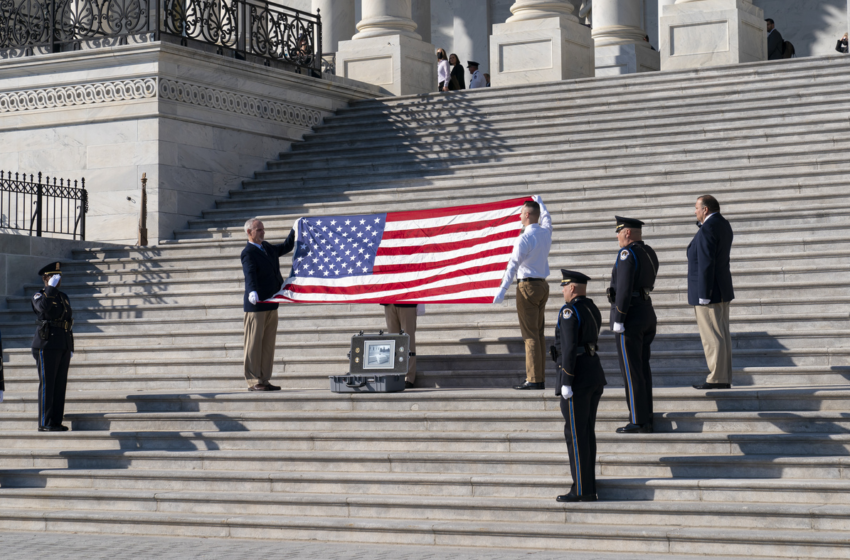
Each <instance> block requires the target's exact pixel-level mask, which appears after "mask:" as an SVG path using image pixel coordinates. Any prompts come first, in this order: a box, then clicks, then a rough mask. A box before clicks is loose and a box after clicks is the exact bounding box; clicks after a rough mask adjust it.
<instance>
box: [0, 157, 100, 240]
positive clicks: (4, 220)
mask: <svg viewBox="0 0 850 560" xmlns="http://www.w3.org/2000/svg"><path fill="white" fill-rule="evenodd" d="M88 211H89V197H88V193H87V192H86V180H85V179H82V180H81V181H80V184H79V185H78V184H77V181H74V185H73V186H71V180H70V179H68V180H67V182H66V180H65V179H57V178H56V177H54V178H53V183H52V184H51V182H50V177H45V179H44V181H43V182H42V178H41V173H39V174H38V177H36V176H34V175H30V178H29V181H27V176H26V174H24V175H20V174H18V173H15V175H14V177H12V173H11V172H9V173H8V174H6V173H4V172H3V171H0V230H3V229H11V230H23V231H28V232H29V234H30V235H36V236H38V237H41V236H42V235H43V234H45V233H51V234H55V235H70V236H72V237H73V239H82V240H83V241H85V239H86V212H88Z"/></svg>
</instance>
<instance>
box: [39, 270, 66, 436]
mask: <svg viewBox="0 0 850 560" xmlns="http://www.w3.org/2000/svg"><path fill="white" fill-rule="evenodd" d="M61 272H62V271H61V264H60V263H58V262H55V263H50V264H49V265H47V266H45V267H44V268H42V269H41V270H39V271H38V274H39V275H40V276H41V278H42V280H43V281H44V288H43V289H41V290H39V291H38V292H37V293H36V294H35V295H34V296H33V297H32V310H33V311H34V312H35V315H36V325H37V328H36V332H35V337H33V340H32V355H33V357H35V361H36V365H37V366H38V431H39V432H65V431H67V430H68V428H67V427H66V426H63V425H62V417H63V416H64V415H65V386H66V385H67V384H68V367H69V366H70V365H71V357H72V356H73V355H74V333H73V330H72V329H73V327H74V319H73V317H72V314H71V302H70V301H68V296H66V295H65V294H64V293H62V292H60V291H59V285H60V283H61V282H62V275H61Z"/></svg>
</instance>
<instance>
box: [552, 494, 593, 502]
mask: <svg viewBox="0 0 850 560" xmlns="http://www.w3.org/2000/svg"><path fill="white" fill-rule="evenodd" d="M598 500H599V497H598V496H597V495H596V494H585V495H583V496H576V495H575V494H573V493H572V492H570V493H569V494H564V495H563V496H558V497H557V498H555V501H557V502H596V501H598Z"/></svg>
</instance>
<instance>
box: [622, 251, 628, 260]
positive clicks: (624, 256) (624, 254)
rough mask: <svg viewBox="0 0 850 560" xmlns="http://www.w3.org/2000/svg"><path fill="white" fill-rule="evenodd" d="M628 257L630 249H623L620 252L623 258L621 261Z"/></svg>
mask: <svg viewBox="0 0 850 560" xmlns="http://www.w3.org/2000/svg"><path fill="white" fill-rule="evenodd" d="M627 258H629V250H628V249H623V250H622V251H621V252H620V260H621V261H624V260H626V259H627Z"/></svg>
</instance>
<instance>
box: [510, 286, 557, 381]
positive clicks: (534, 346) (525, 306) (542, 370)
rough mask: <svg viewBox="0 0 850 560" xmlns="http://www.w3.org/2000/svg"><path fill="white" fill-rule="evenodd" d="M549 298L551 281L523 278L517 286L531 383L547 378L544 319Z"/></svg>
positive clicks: (518, 313) (520, 320)
mask: <svg viewBox="0 0 850 560" xmlns="http://www.w3.org/2000/svg"><path fill="white" fill-rule="evenodd" d="M548 300H549V284H548V283H547V282H546V281H545V280H544V281H542V282H538V281H535V282H520V283H519V284H518V285H517V290H516V312H517V315H519V330H520V331H521V332H522V339H523V341H525V375H526V380H527V381H528V382H529V383H544V382H545V381H546V332H545V331H544V325H543V319H544V318H545V315H546V302H547V301H548Z"/></svg>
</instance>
